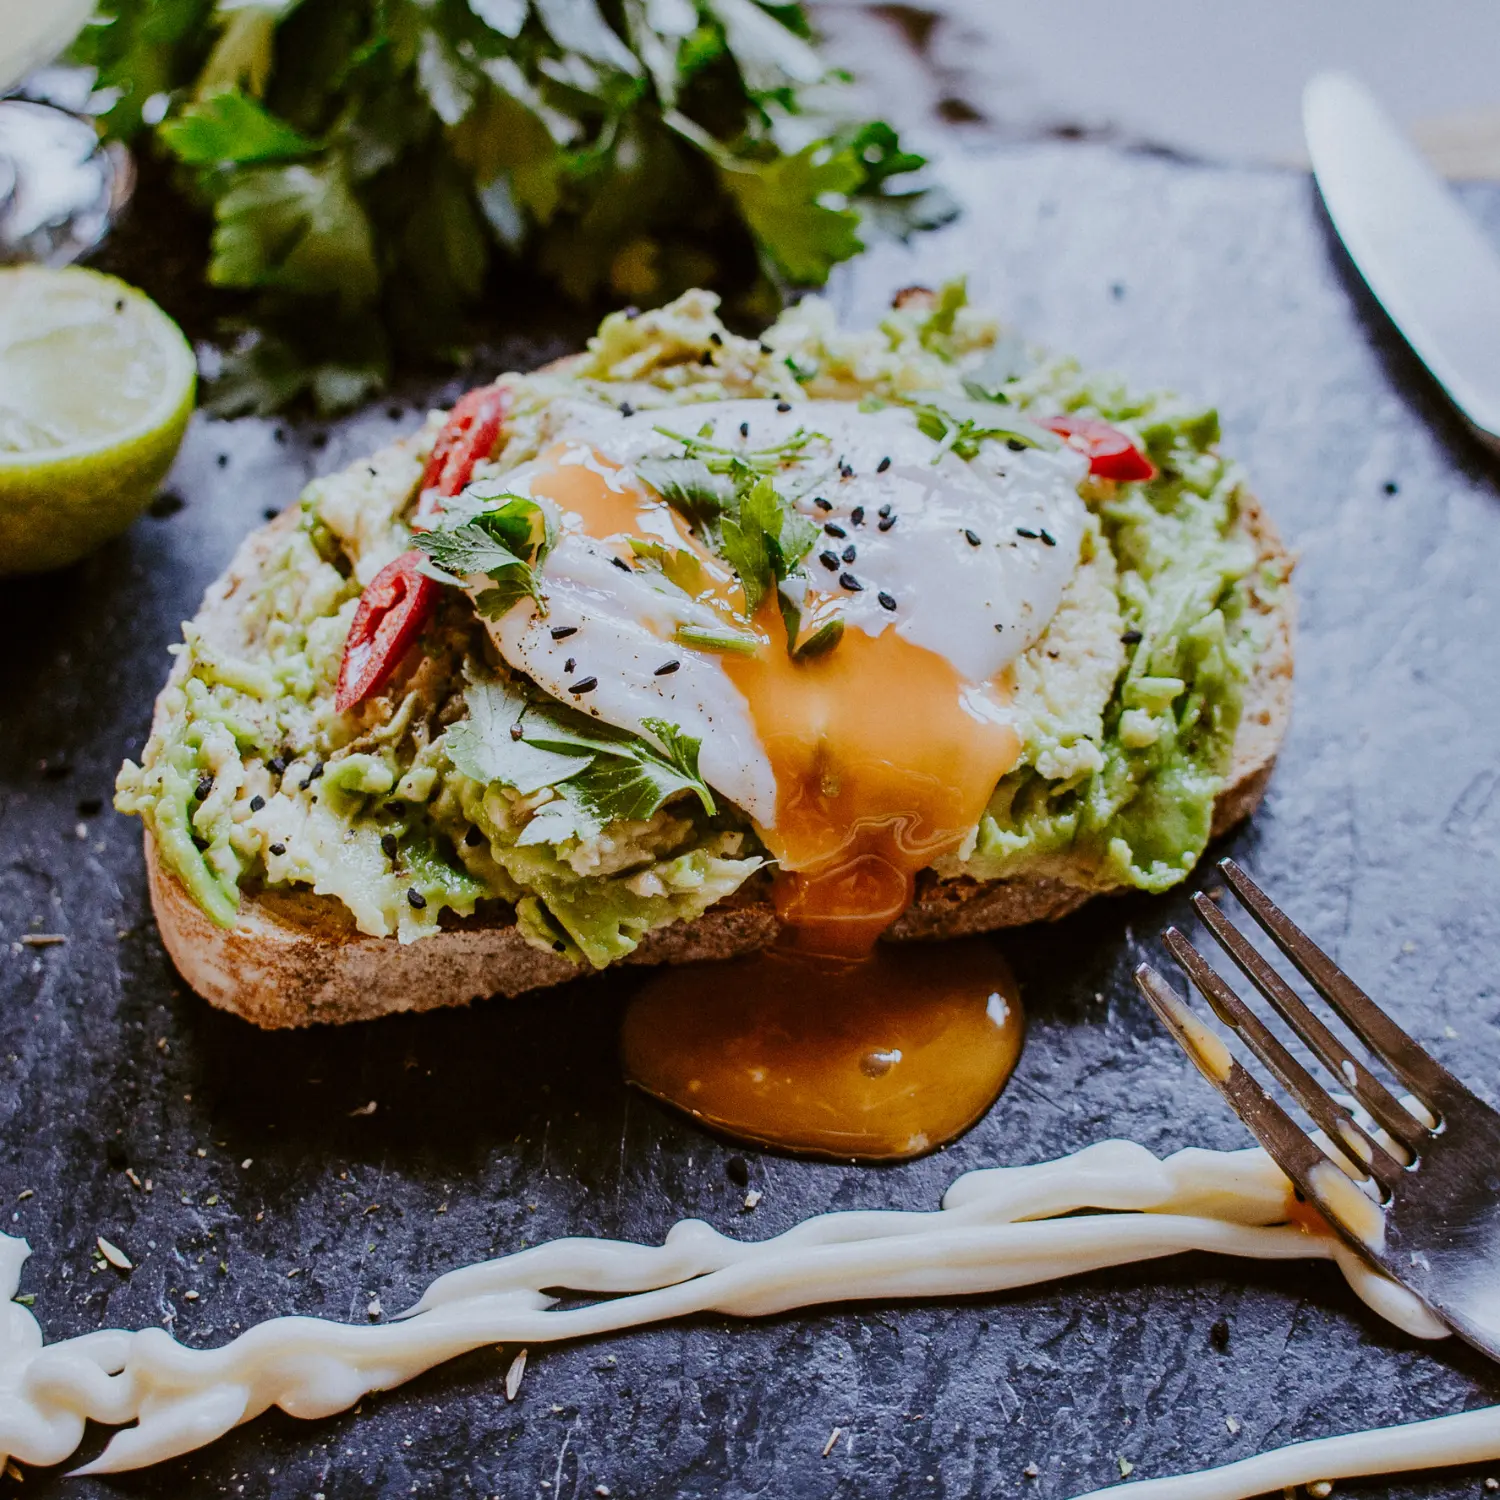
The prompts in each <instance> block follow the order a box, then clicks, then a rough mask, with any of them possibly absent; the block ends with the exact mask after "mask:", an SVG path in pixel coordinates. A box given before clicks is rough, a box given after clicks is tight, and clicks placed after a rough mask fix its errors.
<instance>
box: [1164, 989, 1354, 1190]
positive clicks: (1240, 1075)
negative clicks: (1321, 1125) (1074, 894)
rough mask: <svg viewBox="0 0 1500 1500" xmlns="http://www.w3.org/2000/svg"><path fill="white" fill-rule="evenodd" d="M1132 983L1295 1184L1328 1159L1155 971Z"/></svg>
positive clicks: (1180, 1045) (1178, 1043)
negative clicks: (1137, 987) (1134, 983)
mask: <svg viewBox="0 0 1500 1500" xmlns="http://www.w3.org/2000/svg"><path fill="white" fill-rule="evenodd" d="M1135 982H1136V984H1137V985H1138V986H1139V988H1140V991H1141V993H1142V994H1143V995H1144V996H1145V997H1146V999H1147V1000H1148V1001H1149V1002H1150V1004H1151V1009H1152V1010H1154V1011H1155V1012H1156V1014H1157V1016H1158V1017H1159V1018H1160V1019H1161V1022H1162V1024H1163V1025H1164V1026H1165V1027H1166V1028H1167V1030H1168V1031H1170V1032H1171V1033H1172V1036H1173V1037H1174V1038H1175V1039H1176V1041H1177V1045H1178V1046H1179V1047H1181V1048H1182V1050H1183V1051H1184V1052H1186V1053H1187V1055H1188V1057H1189V1058H1191V1059H1192V1061H1193V1063H1194V1064H1195V1065H1196V1066H1197V1068H1198V1071H1199V1072H1200V1073H1202V1074H1203V1076H1204V1077H1205V1078H1206V1079H1208V1081H1209V1082H1210V1083H1211V1084H1213V1086H1214V1087H1215V1088H1216V1089H1218V1091H1219V1092H1220V1093H1221V1094H1222V1095H1223V1096H1224V1099H1225V1101H1226V1102H1227V1103H1228V1105H1229V1107H1230V1109H1232V1110H1233V1111H1234V1112H1235V1114H1237V1115H1238V1116H1239V1117H1240V1119H1241V1120H1242V1121H1243V1122H1244V1124H1245V1125H1246V1127H1247V1128H1248V1129H1249V1131H1250V1133H1251V1135H1253V1136H1254V1137H1255V1139H1256V1140H1258V1141H1259V1142H1260V1143H1261V1145H1262V1146H1264V1147H1265V1148H1266V1150H1267V1151H1268V1152H1269V1153H1270V1155H1271V1158H1272V1160H1273V1161H1274V1162H1275V1163H1276V1165H1277V1166H1278V1167H1280V1168H1281V1170H1282V1171H1283V1172H1285V1173H1286V1175H1287V1176H1288V1177H1290V1178H1291V1179H1292V1181H1293V1182H1296V1183H1298V1184H1300V1183H1301V1182H1302V1180H1303V1179H1304V1178H1305V1177H1307V1175H1308V1174H1309V1173H1310V1172H1311V1171H1312V1169H1313V1168H1314V1167H1316V1166H1317V1165H1318V1163H1319V1162H1326V1161H1327V1160H1328V1158H1327V1157H1326V1156H1325V1155H1324V1154H1323V1153H1322V1152H1321V1151H1320V1150H1318V1148H1317V1145H1316V1144H1315V1143H1314V1142H1313V1141H1312V1140H1310V1139H1309V1138H1308V1136H1307V1134H1306V1132H1305V1131H1303V1130H1302V1129H1300V1128H1299V1127H1298V1125H1297V1124H1296V1122H1295V1121H1294V1120H1293V1119H1292V1117H1291V1116H1290V1115H1289V1114H1287V1112H1286V1111H1285V1110H1284V1109H1283V1108H1282V1107H1281V1106H1280V1105H1279V1104H1277V1103H1276V1101H1275V1100H1274V1099H1272V1098H1271V1096H1270V1095H1269V1094H1268V1093H1266V1091H1265V1090H1264V1089H1263V1088H1262V1087H1261V1086H1260V1084H1258V1083H1257V1082H1256V1081H1255V1078H1254V1077H1253V1075H1251V1074H1250V1073H1248V1072H1247V1071H1246V1070H1245V1069H1244V1068H1243V1067H1242V1066H1241V1065H1240V1064H1239V1063H1238V1062H1236V1061H1235V1058H1234V1055H1233V1054H1232V1053H1231V1052H1230V1050H1229V1049H1228V1048H1227V1047H1226V1046H1225V1045H1224V1044H1223V1042H1221V1041H1220V1040H1219V1038H1218V1037H1217V1036H1215V1035H1214V1033H1213V1032H1211V1031H1210V1030H1209V1029H1208V1028H1207V1027H1206V1026H1205V1025H1204V1024H1203V1023H1202V1022H1201V1021H1200V1020H1199V1019H1198V1018H1197V1016H1195V1015H1194V1014H1193V1012H1192V1010H1191V1008H1190V1007H1189V1006H1188V1005H1187V1003H1186V1002H1185V1001H1183V1000H1181V999H1180V998H1179V997H1178V995H1177V992H1176V991H1175V990H1174V989H1173V988H1172V987H1171V986H1170V985H1169V984H1168V983H1167V981H1166V980H1165V979H1163V978H1162V976H1161V974H1160V973H1158V972H1157V970H1155V969H1153V968H1152V967H1151V965H1150V964H1141V965H1140V966H1139V967H1138V968H1137V969H1136V971H1135Z"/></svg>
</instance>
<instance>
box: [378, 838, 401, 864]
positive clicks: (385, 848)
mask: <svg viewBox="0 0 1500 1500" xmlns="http://www.w3.org/2000/svg"><path fill="white" fill-rule="evenodd" d="M400 847H401V845H400V844H398V843H397V842H396V835H395V834H394V833H383V834H381V835H380V849H381V852H382V853H383V854H384V855H385V857H386V858H387V859H395V857H396V852H397V850H399V849H400Z"/></svg>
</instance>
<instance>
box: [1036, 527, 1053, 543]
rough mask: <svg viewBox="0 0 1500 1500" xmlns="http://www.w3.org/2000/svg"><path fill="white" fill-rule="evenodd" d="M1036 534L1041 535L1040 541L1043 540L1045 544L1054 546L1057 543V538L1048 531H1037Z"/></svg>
mask: <svg viewBox="0 0 1500 1500" xmlns="http://www.w3.org/2000/svg"><path fill="white" fill-rule="evenodd" d="M1037 535H1038V536H1039V537H1041V539H1042V541H1043V542H1045V543H1046V544H1047V546H1049V547H1055V546H1056V545H1057V538H1056V537H1054V536H1053V535H1052V533H1051V532H1050V531H1045V530H1044V531H1039V532H1037Z"/></svg>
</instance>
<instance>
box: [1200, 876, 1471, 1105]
mask: <svg viewBox="0 0 1500 1500" xmlns="http://www.w3.org/2000/svg"><path fill="white" fill-rule="evenodd" d="M1219 868H1220V869H1221V870H1222V871H1223V872H1224V878H1225V880H1227V881H1228V882H1229V885H1230V888H1231V889H1232V890H1233V891H1234V893H1235V895H1236V896H1238V897H1239V898H1240V900H1241V901H1242V902H1243V903H1244V905H1245V909H1246V910H1247V911H1248V912H1249V913H1250V915H1251V916H1252V917H1254V918H1255V920H1256V921H1257V922H1259V923H1260V925H1261V926H1262V927H1263V928H1264V929H1265V930H1266V932H1267V933H1269V934H1270V937H1271V940H1272V941H1273V942H1274V943H1275V944H1276V946H1277V947H1278V948H1280V949H1281V951H1282V952H1283V953H1284V954H1286V956H1287V957H1288V958H1289V959H1291V961H1292V962H1293V963H1294V964H1295V965H1296V966H1297V968H1298V970H1299V971H1300V972H1301V973H1302V975H1303V976H1304V977H1305V978H1306V979H1307V981H1308V983H1309V984H1311V985H1312V986H1313V988H1314V989H1316V990H1317V992H1318V993H1319V994H1320V995H1321V996H1322V997H1323V998H1324V999H1325V1000H1326V1001H1327V1002H1328V1003H1329V1004H1330V1005H1331V1006H1332V1007H1333V1008H1334V1010H1336V1011H1337V1012H1338V1013H1339V1015H1340V1016H1341V1017H1342V1018H1343V1020H1344V1023H1345V1024H1346V1025H1347V1026H1348V1027H1349V1029H1350V1030H1351V1031H1352V1032H1353V1033H1354V1034H1355V1036H1357V1037H1358V1038H1359V1039H1360V1040H1361V1041H1362V1042H1363V1043H1364V1044H1365V1046H1367V1047H1368V1048H1369V1049H1370V1051H1372V1052H1373V1053H1375V1055H1376V1056H1377V1057H1379V1058H1380V1059H1381V1060H1382V1061H1383V1062H1384V1063H1385V1064H1386V1066H1387V1067H1388V1068H1390V1070H1391V1071H1392V1072H1393V1073H1394V1074H1395V1075H1396V1076H1397V1077H1398V1078H1399V1079H1400V1080H1401V1082H1402V1083H1404V1084H1405V1085H1406V1087H1407V1088H1409V1089H1410V1090H1411V1091H1412V1093H1413V1094H1415V1095H1416V1096H1417V1098H1419V1099H1420V1100H1421V1101H1422V1103H1423V1104H1425V1105H1426V1106H1427V1107H1428V1109H1429V1110H1433V1112H1434V1113H1435V1112H1436V1111H1435V1110H1434V1104H1435V1102H1436V1101H1437V1100H1438V1099H1440V1098H1441V1097H1442V1096H1443V1095H1444V1094H1445V1093H1448V1092H1450V1091H1451V1090H1453V1089H1461V1088H1462V1087H1463V1086H1462V1085H1461V1084H1460V1083H1459V1082H1458V1080H1457V1079H1455V1078H1454V1077H1453V1076H1452V1075H1451V1074H1450V1073H1449V1072H1448V1071H1447V1069H1445V1068H1443V1067H1442V1066H1441V1065H1440V1064H1438V1063H1437V1062H1435V1061H1434V1060H1433V1059H1432V1058H1430V1057H1429V1056H1428V1055H1427V1054H1426V1053H1425V1052H1424V1051H1423V1050H1422V1049H1421V1047H1419V1046H1418V1045H1417V1044H1416V1042H1414V1041H1413V1040H1412V1039H1411V1037H1409V1036H1408V1035H1407V1034H1406V1033H1405V1032H1404V1031H1403V1030H1402V1029H1401V1028H1400V1027H1399V1026H1398V1025H1397V1024H1396V1023H1395V1022H1394V1021H1393V1020H1391V1018H1390V1017H1389V1016H1388V1015H1386V1013H1385V1012H1384V1011H1383V1010H1381V1008H1380V1007H1379V1006H1378V1005H1376V1003H1375V1002H1374V1001H1373V1000H1372V999H1370V997H1369V996H1368V995H1367V994H1365V992H1364V991H1363V990H1362V989H1360V987H1359V986H1358V985H1357V984H1355V982H1354V981H1353V980H1352V979H1350V978H1349V977H1348V975H1346V974H1345V973H1344V972H1343V970H1342V969H1340V968H1339V966H1338V965H1337V964H1336V963H1334V961H1333V960H1332V959H1331V958H1329V956H1328V955H1327V954H1326V953H1324V952H1323V950H1322V949H1321V948H1319V947H1318V945H1317V944H1316V943H1314V942H1313V940H1312V939H1311V938H1310V937H1308V935H1307V934H1306V933H1305V932H1303V931H1302V929H1301V928H1300V927H1298V926H1297V925H1296V923H1294V922H1293V921H1291V920H1290V918H1288V917H1287V916H1286V914H1285V913H1284V912H1283V911H1282V910H1281V909H1280V907H1278V906H1277V905H1276V904H1275V902H1273V901H1272V900H1271V898H1270V897H1269V896H1268V895H1266V893H1265V892H1264V891H1263V890H1261V888H1260V887H1259V886H1258V885H1256V883H1255V882H1254V881H1253V880H1251V878H1250V877H1249V876H1248V875H1247V874H1245V872H1244V871H1243V870H1242V869H1241V868H1240V867H1239V866H1238V865H1237V864H1236V863H1235V862H1234V861H1233V860H1232V859H1222V860H1220V861H1219ZM1382 1123H1383V1122H1382Z"/></svg>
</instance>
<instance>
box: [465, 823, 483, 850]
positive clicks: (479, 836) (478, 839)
mask: <svg viewBox="0 0 1500 1500" xmlns="http://www.w3.org/2000/svg"><path fill="white" fill-rule="evenodd" d="M483 842H484V834H483V833H482V832H481V831H480V830H479V829H478V828H477V827H475V825H474V824H473V823H470V824H469V831H468V832H467V833H466V834H465V835H464V843H466V844H467V845H468V846H469V848H471V849H472V848H473V847H474V846H475V845H476V844H482V843H483Z"/></svg>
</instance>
